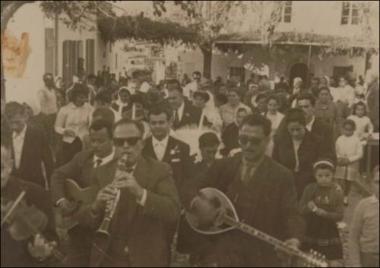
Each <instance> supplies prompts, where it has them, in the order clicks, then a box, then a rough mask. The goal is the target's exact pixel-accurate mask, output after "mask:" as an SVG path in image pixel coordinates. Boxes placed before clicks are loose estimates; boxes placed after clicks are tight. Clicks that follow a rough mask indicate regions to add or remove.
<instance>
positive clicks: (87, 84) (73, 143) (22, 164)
mask: <svg viewBox="0 0 380 268" xmlns="http://www.w3.org/2000/svg"><path fill="white" fill-rule="evenodd" d="M309 80H310V81H303V80H302V79H301V78H300V77H296V78H294V79H293V80H292V81H289V79H287V78H286V77H284V76H283V77H281V78H280V79H279V81H271V80H269V78H268V77H267V76H265V75H264V76H262V75H255V74H253V75H252V76H251V77H250V78H249V79H248V80H247V81H232V80H230V79H223V78H221V77H218V78H216V79H215V81H213V80H211V79H207V78H204V77H202V74H201V73H200V72H194V73H193V74H192V77H191V79H190V78H189V76H188V75H186V74H185V75H184V76H183V78H182V79H181V80H180V81H179V80H175V79H168V80H163V81H160V82H159V83H158V84H154V83H153V82H152V79H151V73H150V72H149V71H145V70H144V71H143V70H141V71H135V72H133V73H132V75H131V76H128V75H127V74H119V77H118V79H117V78H116V75H115V74H112V73H110V71H109V68H108V69H107V68H104V70H103V71H99V72H98V73H97V75H93V74H91V75H88V76H87V77H85V76H83V77H79V78H75V79H74V81H73V83H72V84H71V85H68V86H65V85H63V84H62V80H61V79H58V80H55V79H54V77H53V75H52V74H49V73H47V74H45V75H44V76H43V82H44V86H43V87H42V88H41V90H40V91H39V92H38V99H39V103H40V107H41V112H40V113H39V114H37V115H34V114H33V112H32V110H31V109H30V107H28V105H27V104H20V103H16V102H11V103H6V104H5V105H2V106H1V107H2V113H1V115H2V121H1V123H2V128H1V130H2V131H1V134H2V144H7V143H8V144H10V145H11V147H12V148H13V149H12V150H13V156H14V160H15V167H14V171H15V174H16V175H17V176H18V177H20V178H22V179H25V180H29V181H32V182H34V183H37V184H39V185H41V186H43V187H44V188H45V189H50V187H51V182H50V177H51V175H52V173H53V172H54V170H55V169H57V168H60V167H62V166H64V165H65V164H67V163H70V161H72V159H73V158H74V157H75V156H76V155H77V154H78V153H79V152H81V151H83V150H88V149H91V146H93V144H92V141H91V140H90V138H89V132H90V128H91V125H92V124H93V123H94V122H96V121H99V120H103V121H107V122H110V123H111V124H114V123H116V122H117V121H119V120H120V119H122V118H128V119H132V120H136V121H139V122H140V123H141V124H142V126H144V139H145V140H149V139H152V138H151V137H152V135H153V143H154V142H155V139H156V138H157V137H159V134H158V133H160V131H162V129H165V127H162V126H161V128H160V126H159V125H155V124H160V123H159V122H156V123H154V122H155V121H154V120H153V118H154V117H153V116H152V115H160V113H163V114H165V115H166V116H167V118H166V119H167V120H168V122H169V123H168V124H169V128H170V130H169V133H170V135H172V136H173V137H177V138H178V139H179V140H181V137H182V138H183V139H182V141H183V142H185V143H188V145H189V146H190V152H188V153H187V154H188V155H187V156H186V157H184V158H181V161H182V159H186V161H187V163H182V164H183V165H197V168H196V169H193V170H192V171H191V172H190V173H192V172H194V170H195V171H196V172H198V173H206V170H207V169H208V168H209V167H210V166H211V165H212V163H213V162H214V161H215V159H216V158H227V157H233V156H234V155H236V154H239V152H240V146H241V144H243V143H245V142H252V141H245V140H244V139H243V138H244V137H243V138H242V137H241V136H240V135H239V126H240V124H241V123H242V121H243V120H244V118H246V117H247V116H248V115H250V114H260V115H262V116H263V117H265V118H267V119H268V120H269V121H270V122H271V133H270V142H269V144H268V147H267V151H266V154H267V155H268V156H269V157H271V158H273V159H274V160H276V161H277V162H279V163H280V164H282V165H283V166H285V167H287V168H288V169H289V170H291V171H292V172H293V174H294V177H295V184H296V190H297V196H298V199H299V201H300V206H301V207H302V208H303V210H302V211H305V210H307V208H310V209H311V210H313V209H315V210H316V211H318V212H320V211H322V212H320V213H317V214H315V215H313V217H314V218H313V219H311V220H310V219H309V218H308V217H309V215H306V216H305V217H306V218H307V219H308V220H307V221H306V222H307V224H311V225H312V226H309V227H310V228H309V229H308V230H309V233H308V235H309V236H310V237H309V239H319V240H329V241H335V242H334V243H332V244H330V245H329V246H328V247H327V249H326V247H323V246H321V247H318V248H317V250H320V251H323V252H324V253H325V254H326V255H328V258H329V259H331V260H335V259H342V258H343V257H342V253H341V250H339V247H341V243H340V241H339V236H338V234H337V229H336V228H337V227H336V226H335V224H336V222H341V221H342V217H343V216H342V213H343V208H344V205H347V203H348V195H349V193H350V190H351V184H352V182H354V181H358V180H360V178H361V176H362V175H363V174H364V173H365V171H366V170H365V168H366V166H367V165H366V164H367V162H368V161H370V160H369V159H367V154H366V153H365V152H366V150H367V143H368V141H370V140H371V139H372V138H374V136H373V135H374V134H373V133H377V132H379V117H378V111H379V78H378V75H376V74H374V73H370V72H369V73H368V75H367V76H366V78H365V79H364V78H363V77H362V76H359V77H358V78H357V79H355V80H350V79H348V77H345V76H341V77H334V78H330V77H328V76H323V77H312V78H310V79H309ZM157 107H159V108H157ZM156 109H158V111H155V110H156ZM3 118H4V120H3ZM162 124H165V122H164V123H162ZM26 126H28V128H29V126H30V129H31V130H30V131H29V134H26ZM193 130H197V132H191V131H193ZM181 131H182V135H180V134H179V133H181ZM186 131H187V133H188V135H192V133H198V134H199V135H198V136H196V137H195V139H197V143H196V144H197V145H196V146H197V147H199V150H196V149H198V148H193V147H194V145H193V144H190V143H191V142H189V140H190V139H189V137H184V136H186ZM164 136H165V135H164ZM193 138H194V137H193ZM198 138H199V140H198ZM17 139H21V142H20V143H19V142H18V141H17ZM175 148H176V147H175ZM175 148H174V149H173V150H175ZM193 149H194V150H193ZM147 150H148V149H147ZM154 150H156V149H154ZM195 152H197V155H195ZM174 153H175V151H174ZM376 154H377V153H376V152H375V153H374V154H373V155H374V156H375V157H374V158H372V160H371V161H372V163H371V169H372V168H373V167H374V166H375V165H376V163H378V158H376ZM158 158H160V159H165V156H164V152H163V153H162V155H161V156H160V157H158ZM320 159H328V160H329V161H327V162H326V163H324V164H325V169H327V170H330V171H331V172H333V177H334V178H335V180H336V181H337V182H339V186H338V187H337V188H331V189H330V190H329V191H328V193H326V192H324V190H323V189H320V188H318V186H316V185H314V183H315V176H316V173H315V172H316V170H318V167H319V166H315V163H317V162H318V160H320ZM162 161H164V160H162ZM41 163H42V165H41ZM331 165H332V166H333V167H331V168H330V166H331ZM322 166H323V163H322ZM326 166H327V168H326ZM173 169H175V168H173ZM187 170H189V168H186V170H185V168H183V167H179V168H178V170H174V175H175V176H176V175H178V173H181V172H187ZM323 170H324V168H322V171H323ZM322 171H321V172H322ZM377 172H378V171H377ZM377 174H378V173H377ZM197 175H199V176H201V175H202V174H197ZM178 176H179V177H188V178H189V179H190V178H191V177H193V176H195V175H194V174H185V175H178ZM318 176H319V173H318ZM321 176H323V175H321ZM377 176H378V175H377ZM43 178H44V179H43ZM318 182H319V181H318ZM377 183H378V181H377ZM322 184H323V183H322ZM176 185H177V187H183V186H180V185H179V184H176ZM311 185H312V186H311ZM178 191H179V193H180V194H181V193H182V192H183V189H178ZM316 196H319V197H320V196H322V197H326V196H327V197H328V199H327V201H326V202H325V203H323V202H324V201H323V202H322V203H323V204H324V205H323V209H324V210H318V207H317V206H316V205H315V204H316V203H318V202H319V201H320V200H319V201H318V202H317V201H315V200H314V199H313V198H315V197H316ZM180 197H181V196H180ZM377 202H378V201H377ZM361 206H365V204H362V205H361ZM321 209H322V208H321ZM326 211H328V213H327V214H326V213H324V212H326ZM357 213H360V212H357ZM306 214H307V213H306ZM355 217H359V216H358V215H356V216H355ZM355 220H356V221H359V219H358V218H355ZM332 223H333V224H332ZM318 226H328V227H326V230H323V229H320V228H318ZM355 228H356V229H355V232H358V228H361V227H360V226H355ZM377 232H378V222H377ZM352 239H354V238H352ZM375 247H376V245H375ZM337 248H338V249H337ZM356 250H357V251H361V249H356ZM366 250H367V253H368V252H370V253H373V251H376V250H377V253H378V242H377V249H376V248H375V249H373V248H369V249H368V248H367V249H365V251H366ZM352 252H353V253H352V255H355V247H354V246H353V247H352ZM364 253H366V252H364ZM355 256H356V255H355ZM377 258H378V256H377ZM355 261H356V262H357V261H358V260H357V259H356V260H353V262H355Z"/></svg>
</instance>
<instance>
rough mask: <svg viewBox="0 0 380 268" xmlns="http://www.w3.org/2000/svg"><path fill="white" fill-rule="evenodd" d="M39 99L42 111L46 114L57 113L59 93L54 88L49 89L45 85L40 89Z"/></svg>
mask: <svg viewBox="0 0 380 268" xmlns="http://www.w3.org/2000/svg"><path fill="white" fill-rule="evenodd" d="M38 100H39V104H40V108H41V113H43V114H46V115H49V114H55V113H57V111H58V104H57V94H56V93H55V90H54V89H48V88H46V87H44V88H42V89H41V90H39V91H38Z"/></svg>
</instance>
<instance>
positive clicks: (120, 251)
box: [79, 157, 180, 267]
mask: <svg viewBox="0 0 380 268" xmlns="http://www.w3.org/2000/svg"><path fill="white" fill-rule="evenodd" d="M112 166H113V168H112V171H111V172H110V173H108V174H103V175H107V176H102V175H101V174H99V176H96V178H95V180H96V186H97V187H98V189H101V188H103V187H104V186H106V185H107V184H108V183H110V182H111V181H112V180H113V178H114V175H115V172H116V163H114V164H113V165H112ZM134 176H135V177H136V180H137V182H138V183H139V184H140V185H141V186H142V187H143V188H145V189H147V191H148V194H147V200H146V203H145V206H140V205H139V204H137V201H136V198H135V197H133V196H132V195H131V194H129V193H128V192H127V191H126V190H125V189H122V190H121V196H120V201H119V203H118V207H117V211H116V212H115V215H114V218H113V220H112V224H111V227H110V233H111V236H110V238H109V240H108V241H106V242H105V243H106V247H105V250H106V251H107V253H108V255H109V256H110V257H111V259H109V258H103V257H99V256H97V254H96V248H95V247H94V248H93V250H92V260H91V263H90V266H91V267H93V266H99V265H114V264H115V263H123V261H120V260H121V259H124V258H127V257H128V264H129V267H142V266H151V267H152V266H168V265H169V261H170V245H171V240H170V237H169V234H168V228H171V227H172V226H173V224H176V222H177V220H178V217H179V211H180V206H179V198H178V194H177V190H176V187H175V184H174V181H173V179H172V172H171V169H170V167H169V165H167V164H166V163H161V162H158V161H156V160H154V159H151V158H143V157H142V158H140V160H139V161H138V163H137V166H136V168H135V171H134ZM80 214H81V215H80V217H79V219H80V222H81V224H82V225H84V226H89V227H92V228H94V230H95V229H97V228H98V227H99V225H100V222H101V221H102V220H103V217H102V216H101V217H98V218H94V217H93V216H91V210H90V206H86V207H84V208H83V209H82V210H81V211H80ZM96 241H101V240H96ZM103 245H104V244H103ZM126 248H127V252H128V254H126V253H125V252H126Z"/></svg>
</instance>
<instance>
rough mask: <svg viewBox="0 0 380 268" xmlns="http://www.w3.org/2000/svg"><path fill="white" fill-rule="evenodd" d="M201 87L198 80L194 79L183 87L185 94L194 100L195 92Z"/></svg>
mask: <svg viewBox="0 0 380 268" xmlns="http://www.w3.org/2000/svg"><path fill="white" fill-rule="evenodd" d="M198 88H199V86H198V82H197V81H192V82H190V83H189V84H187V85H186V86H185V87H184V88H183V95H184V96H185V97H187V98H188V99H189V100H193V94H194V92H195V91H197V90H198Z"/></svg>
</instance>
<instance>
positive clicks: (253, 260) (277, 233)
mask: <svg viewBox="0 0 380 268" xmlns="http://www.w3.org/2000/svg"><path fill="white" fill-rule="evenodd" d="M241 161H242V160H241V154H238V155H236V156H234V157H233V158H225V159H221V160H218V161H216V162H215V164H214V165H213V166H212V167H211V168H210V169H209V171H208V172H207V174H206V176H205V177H204V179H203V180H201V183H200V184H198V185H197V186H196V187H193V189H194V190H197V189H200V188H204V187H214V188H217V189H219V190H221V191H222V192H224V193H226V194H227V196H228V197H229V198H230V200H231V201H232V202H233V204H234V206H235V208H236V210H237V213H238V215H239V217H240V220H243V221H244V222H245V223H247V224H249V225H252V226H253V227H255V228H257V229H259V230H261V231H263V232H265V233H267V234H269V235H272V236H274V237H276V238H278V239H281V240H285V239H288V238H299V239H300V238H301V237H302V235H303V232H304V224H303V221H302V218H301V217H300V215H299V214H298V211H297V198H296V192H295V187H294V180H293V176H292V173H291V172H290V171H289V170H288V169H286V168H285V167H283V166H281V165H280V164H278V163H276V162H275V161H273V160H272V159H270V158H268V157H266V156H265V157H264V159H263V161H262V162H261V163H260V165H259V166H258V167H257V170H256V171H255V173H254V175H253V176H252V177H251V179H250V180H249V181H248V182H247V183H242V182H241V179H240V174H241V171H240V170H241ZM190 199H191V198H189V199H188V200H190ZM213 240H214V241H213V242H212V243H210V244H209V245H201V246H202V247H204V249H203V252H204V254H203V256H202V257H201V259H202V260H203V262H204V263H205V264H210V263H217V264H218V266H222V267H223V266H228V265H231V266H251V267H252V266H258V267H267V266H273V265H278V260H276V254H275V253H274V252H273V248H272V247H271V246H267V244H265V243H263V242H259V241H258V240H256V239H254V238H252V237H251V236H248V235H246V234H244V233H242V232H240V231H232V232H228V233H225V234H222V235H218V236H217V237H215V238H214V239H213ZM253 249H254V250H253Z"/></svg>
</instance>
